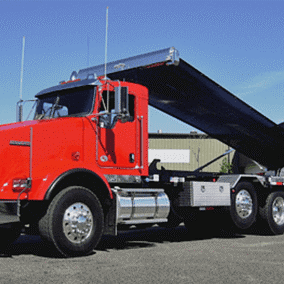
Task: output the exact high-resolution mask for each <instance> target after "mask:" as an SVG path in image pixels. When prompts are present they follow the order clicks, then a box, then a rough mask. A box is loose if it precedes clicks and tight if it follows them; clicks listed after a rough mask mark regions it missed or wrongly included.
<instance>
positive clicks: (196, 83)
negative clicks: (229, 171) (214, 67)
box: [77, 48, 284, 169]
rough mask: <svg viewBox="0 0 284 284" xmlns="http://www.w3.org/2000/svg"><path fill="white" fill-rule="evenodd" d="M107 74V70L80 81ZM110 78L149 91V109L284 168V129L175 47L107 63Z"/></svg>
mask: <svg viewBox="0 0 284 284" xmlns="http://www.w3.org/2000/svg"><path fill="white" fill-rule="evenodd" d="M94 74H95V76H102V75H104V65H103V64H102V65H98V66H95V67H90V68H86V69H82V70H80V71H79V72H78V74H77V77H78V78H81V79H87V78H90V77H92V76H93V75H94ZM107 76H108V77H109V78H110V79H112V80H115V79H118V80H126V81H130V82H135V83H139V84H142V85H144V86H146V87H147V88H148V89H149V94H150V97H149V104H150V105H151V106H153V107H155V108H157V109H159V110H161V111H163V112H165V113H167V114H169V115H171V116H173V117H176V118H178V119H180V120H181V121H183V122H185V123H187V124H190V125H192V126H194V127H196V128H198V129H200V130H202V131H204V132H205V133H207V134H209V135H210V136H211V137H214V138H216V139H218V140H220V141H222V142H224V143H225V144H227V145H229V146H231V147H232V148H234V149H236V150H237V151H239V152H241V153H243V154H244V155H246V156H248V157H249V158H251V159H253V160H255V161H257V162H259V163H260V164H262V165H264V166H266V167H268V168H269V169H278V168H281V167H283V166H284V151H283V150H282V148H283V145H284V129H283V128H282V127H280V126H279V125H277V124H275V123H274V122H272V121H271V120H269V119H268V118H267V117H265V116H263V115H262V114H261V113H259V112H258V111H256V110H255V109H253V108H252V107H250V106H249V105H247V104H246V103H244V102H243V101H242V100H240V99H239V98H237V97H236V96H234V95H233V94H232V93H230V92H229V91H227V90H226V89H224V88H223V87H221V86H220V85H218V84H217V83H215V82H214V81H212V80H211V79H210V78H208V77H207V76H205V75H204V74H203V73H201V72H200V71H198V70H197V69H195V68H194V67H193V66H191V65H189V64H188V63H187V62H185V61H184V60H182V59H181V58H179V53H178V51H177V50H176V49H175V48H167V49H163V50H160V51H156V52H152V53H148V54H144V55H139V56H135V57H130V58H126V59H122V60H118V61H115V62H111V63H108V65H107Z"/></svg>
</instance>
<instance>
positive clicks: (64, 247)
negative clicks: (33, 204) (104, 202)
mask: <svg viewBox="0 0 284 284" xmlns="http://www.w3.org/2000/svg"><path fill="white" fill-rule="evenodd" d="M103 220H104V218H103V210H102V206H101V204H100V201H99V200H98V198H97V197H96V196H95V195H94V194H93V193H92V192H91V191H90V190H88V189H86V188H84V187H79V186H71V187H68V188H66V189H64V190H63V191H61V192H60V193H59V194H58V195H56V196H55V198H54V199H53V200H52V202H51V203H50V205H49V207H48V210H47V212H46V214H45V216H44V217H43V218H42V219H41V220H40V221H39V230H40V233H41V235H42V236H43V237H44V238H45V239H47V240H49V241H51V242H52V243H53V244H54V245H55V247H56V248H57V250H58V251H59V252H60V253H61V254H62V255H64V256H66V257H68V256H79V255H87V254H89V253H91V252H92V251H93V249H94V248H95V247H96V246H97V244H98V243H99V241H100V239H101V236H102V233H103V227H104V222H103Z"/></svg>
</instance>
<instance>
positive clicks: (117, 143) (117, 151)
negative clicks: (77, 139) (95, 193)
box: [97, 91, 140, 169]
mask: <svg viewBox="0 0 284 284" xmlns="http://www.w3.org/2000/svg"><path fill="white" fill-rule="evenodd" d="M128 105H129V113H128V114H127V115H125V116H123V115H122V116H118V115H117V113H116V112H115V92H114V91H103V92H102V93H101V94H100V101H99V109H98V112H99V117H98V141H97V162H98V165H99V166H100V167H102V168H120V169H134V168H137V166H139V161H140V157H138V156H140V154H139V152H138V151H137V146H138V144H137V140H138V139H139V137H137V136H138V135H139V132H138V131H137V127H138V123H137V118H136V117H137V114H136V113H135V112H136V110H137V100H136V99H135V94H131V93H130V94H129V96H128ZM135 116H136V117H135ZM138 141H139V140H138Z"/></svg>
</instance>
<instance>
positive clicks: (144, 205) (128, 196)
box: [113, 187, 170, 224]
mask: <svg viewBox="0 0 284 284" xmlns="http://www.w3.org/2000/svg"><path fill="white" fill-rule="evenodd" d="M113 192H114V193H115V194H116V204H117V210H116V213H117V214H116V221H117V224H140V223H160V222H166V221H167V216H168V215H169V212H170V200H169V198H168V196H167V195H166V194H165V192H164V190H163V189H149V188H118V187H115V188H114V189H113Z"/></svg>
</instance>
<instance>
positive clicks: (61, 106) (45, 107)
mask: <svg viewBox="0 0 284 284" xmlns="http://www.w3.org/2000/svg"><path fill="white" fill-rule="evenodd" d="M94 94H95V90H94V87H93V86H85V87H82V88H74V89H67V90H64V91H58V92H54V93H50V94H48V95H45V96H42V97H39V98H38V99H39V100H38V104H37V108H36V112H35V119H46V118H55V117H62V116H82V115H86V114H89V113H90V112H91V111H92V109H93V102H94Z"/></svg>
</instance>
